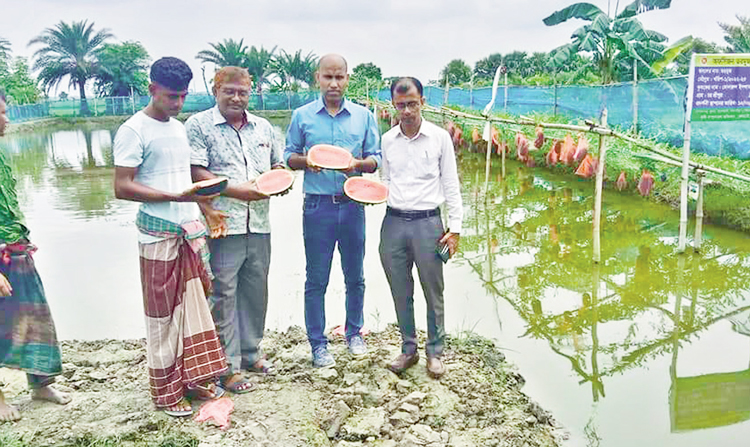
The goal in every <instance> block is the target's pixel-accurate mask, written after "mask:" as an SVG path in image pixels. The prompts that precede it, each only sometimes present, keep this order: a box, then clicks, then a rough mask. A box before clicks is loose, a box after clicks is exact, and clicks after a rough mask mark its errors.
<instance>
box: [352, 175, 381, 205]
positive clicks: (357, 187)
mask: <svg viewBox="0 0 750 447" xmlns="http://www.w3.org/2000/svg"><path fill="white" fill-rule="evenodd" d="M344 194H346V195H347V196H349V198H350V199H352V200H354V201H357V202H360V203H367V204H375V203H383V202H385V201H386V200H387V199H388V187H387V186H385V185H384V184H383V183H380V182H379V181H377V180H371V179H369V178H364V177H349V178H348V179H347V180H346V181H345V182H344Z"/></svg>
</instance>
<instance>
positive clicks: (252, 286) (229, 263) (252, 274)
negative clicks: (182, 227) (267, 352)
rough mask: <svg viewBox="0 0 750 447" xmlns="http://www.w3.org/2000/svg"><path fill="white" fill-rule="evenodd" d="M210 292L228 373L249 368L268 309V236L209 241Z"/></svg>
mask: <svg viewBox="0 0 750 447" xmlns="http://www.w3.org/2000/svg"><path fill="white" fill-rule="evenodd" d="M208 247H209V250H210V252H211V269H212V270H213V273H214V280H213V293H212V294H211V296H210V297H209V304H210V306H211V314H212V315H213V318H214V323H215V324H216V330H217V332H218V333H219V338H220V340H221V345H222V347H223V348H224V353H225V355H226V357H227V362H228V363H229V367H230V370H231V372H239V371H241V369H242V367H247V366H252V365H253V364H254V363H255V362H256V361H257V360H258V359H259V358H260V356H261V352H260V348H259V345H260V341H261V340H262V339H263V331H264V330H265V326H266V310H267V309H268V268H269V265H270V263H271V235H270V234H259V233H247V234H236V235H230V236H227V237H224V238H219V239H209V240H208Z"/></svg>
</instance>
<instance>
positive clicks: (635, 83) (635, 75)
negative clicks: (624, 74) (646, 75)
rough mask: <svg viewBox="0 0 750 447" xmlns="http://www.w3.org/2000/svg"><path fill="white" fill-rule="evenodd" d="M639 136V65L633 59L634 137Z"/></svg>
mask: <svg viewBox="0 0 750 447" xmlns="http://www.w3.org/2000/svg"><path fill="white" fill-rule="evenodd" d="M637 134H638V63H637V61H636V60H635V59H633V135H637Z"/></svg>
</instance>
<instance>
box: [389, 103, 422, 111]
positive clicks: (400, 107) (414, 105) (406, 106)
mask: <svg viewBox="0 0 750 447" xmlns="http://www.w3.org/2000/svg"><path fill="white" fill-rule="evenodd" d="M420 105H421V104H420V103H419V101H409V102H397V103H395V104H393V106H394V107H395V108H396V110H399V111H404V110H406V109H411V110H417V109H418V108H419V106H420Z"/></svg>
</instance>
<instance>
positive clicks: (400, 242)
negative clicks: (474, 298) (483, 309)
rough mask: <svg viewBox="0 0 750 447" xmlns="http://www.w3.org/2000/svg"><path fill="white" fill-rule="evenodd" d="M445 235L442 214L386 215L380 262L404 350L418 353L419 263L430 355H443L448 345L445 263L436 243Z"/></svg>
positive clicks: (428, 353)
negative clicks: (414, 271)
mask: <svg viewBox="0 0 750 447" xmlns="http://www.w3.org/2000/svg"><path fill="white" fill-rule="evenodd" d="M442 234H443V222H442V220H441V219H440V216H439V215H438V216H433V217H427V218H424V219H406V218H402V217H395V216H392V215H388V214H386V216H385V218H384V219H383V226H382V227H381V229H380V261H381V263H382V264H383V270H384V271H385V276H386V278H388V284H389V285H390V287H391V295H392V296H393V304H394V305H395V306H396V318H397V319H398V326H399V328H400V330H401V339H402V345H401V352H403V353H404V354H413V353H415V352H417V329H416V326H415V324H414V277H413V275H412V269H413V267H414V265H415V264H416V266H417V273H418V275H419V282H420V284H421V285H422V292H423V293H424V296H425V299H426V301H427V346H426V347H425V351H426V352H427V356H428V357H439V356H440V355H442V353H443V345H444V344H445V313H444V307H443V263H442V261H441V260H440V258H438V256H437V254H436V253H435V246H436V245H437V243H438V240H439V239H440V237H441V236H442Z"/></svg>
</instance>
